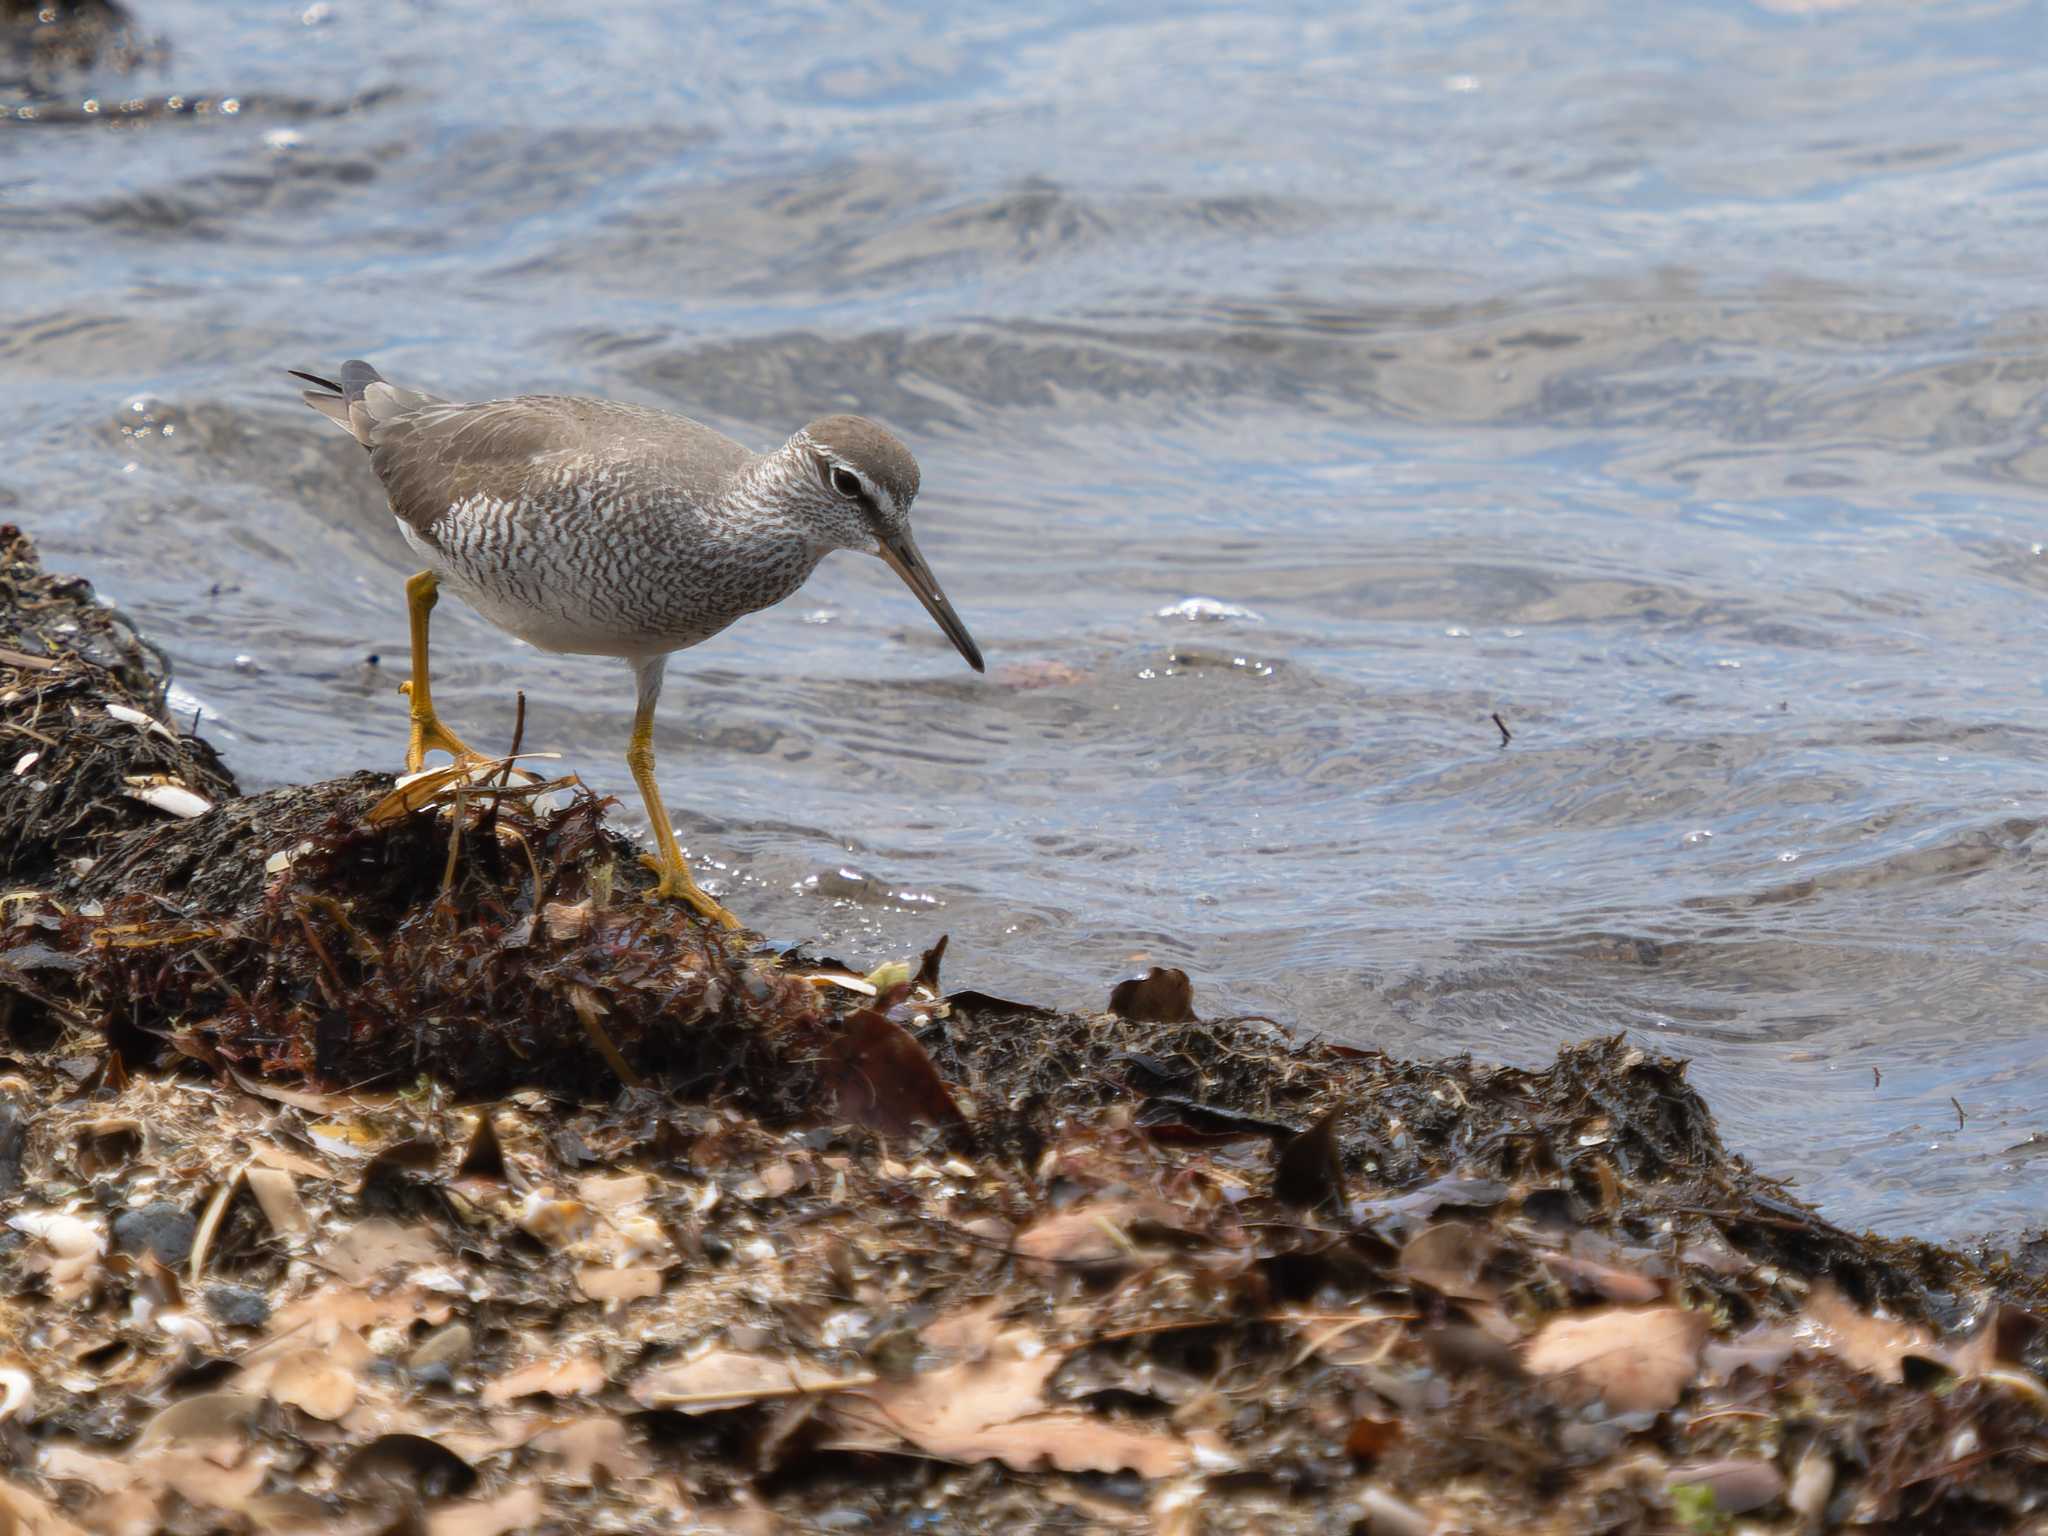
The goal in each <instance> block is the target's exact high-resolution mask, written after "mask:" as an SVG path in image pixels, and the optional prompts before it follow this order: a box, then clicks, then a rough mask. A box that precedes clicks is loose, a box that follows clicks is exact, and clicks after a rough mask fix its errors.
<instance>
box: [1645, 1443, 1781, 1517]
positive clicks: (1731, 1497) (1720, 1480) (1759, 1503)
mask: <svg viewBox="0 0 2048 1536" xmlns="http://www.w3.org/2000/svg"><path fill="white" fill-rule="evenodd" d="M1664 1488H1665V1491H1666V1492H1667V1493H1675V1492H1677V1491H1678V1490H1679V1489H1680V1488H1704V1489H1706V1490H1707V1491H1708V1492H1709V1493H1711V1494H1712V1495H1713V1498H1714V1510H1715V1513H1717V1514H1723V1515H1746V1514H1748V1513H1749V1512H1750V1511H1751V1510H1753V1509H1762V1508H1763V1507H1764V1506H1765V1505H1767V1504H1775V1503H1776V1502H1777V1501H1778V1499H1779V1498H1780V1497H1781V1496H1782V1495H1783V1494H1784V1492H1785V1475H1784V1473H1782V1472H1780V1471H1779V1470H1778V1469H1777V1468H1776V1467H1775V1466H1773V1465H1772V1464H1771V1463H1770V1462H1768V1461H1759V1460H1756V1459H1755V1458H1753V1457H1746V1456H1731V1457H1727V1458H1725V1459H1723V1460H1719V1461H1683V1462H1680V1463H1679V1464H1678V1465H1676V1466H1674V1467H1673V1468H1672V1469H1671V1470H1670V1471H1669V1472H1666V1473H1665V1474H1664Z"/></svg>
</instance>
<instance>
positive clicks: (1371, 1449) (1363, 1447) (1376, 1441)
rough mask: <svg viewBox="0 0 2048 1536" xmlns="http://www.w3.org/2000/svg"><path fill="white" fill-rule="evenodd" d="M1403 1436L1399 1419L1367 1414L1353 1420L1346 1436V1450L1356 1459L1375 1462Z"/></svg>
mask: <svg viewBox="0 0 2048 1536" xmlns="http://www.w3.org/2000/svg"><path fill="white" fill-rule="evenodd" d="M1400 1438H1401V1421H1400V1420H1399V1419H1375V1418H1373V1417H1371V1416H1370V1415H1365V1416H1362V1417H1359V1418H1356V1419H1353V1420H1352V1421H1351V1430H1350V1432H1349V1433H1348V1434H1346V1435H1345V1436H1344V1450H1345V1452H1346V1453H1347V1454H1348V1455H1349V1456H1350V1457H1351V1458H1352V1460H1354V1461H1362V1462H1368V1463H1370V1462H1374V1461H1377V1460H1379V1458H1380V1457H1381V1456H1383V1455H1385V1454H1386V1452H1387V1450H1388V1448H1389V1447H1391V1446H1392V1445H1393V1444H1394V1442H1395V1441H1397V1440H1399V1439H1400Z"/></svg>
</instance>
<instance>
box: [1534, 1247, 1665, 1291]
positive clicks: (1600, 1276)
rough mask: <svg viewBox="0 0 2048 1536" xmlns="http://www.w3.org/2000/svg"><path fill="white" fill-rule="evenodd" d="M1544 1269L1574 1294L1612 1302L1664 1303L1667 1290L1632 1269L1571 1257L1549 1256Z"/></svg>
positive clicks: (1549, 1254) (1546, 1258)
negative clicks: (1589, 1295) (1587, 1293)
mask: <svg viewBox="0 0 2048 1536" xmlns="http://www.w3.org/2000/svg"><path fill="white" fill-rule="evenodd" d="M1542 1257H1543V1266H1544V1268H1546V1269H1548V1270H1549V1271H1550V1272H1551V1273H1552V1274H1554V1275H1557V1276H1559V1277H1561V1278H1562V1279H1564V1280H1565V1281H1566V1282H1567V1283H1568V1284H1570V1285H1571V1286H1572V1288H1573V1289H1574V1290H1577V1291H1582V1292H1591V1293H1593V1294H1595V1295H1598V1296H1604V1297H1605V1298H1606V1299H1607V1300H1609V1301H1619V1302H1625V1303H1642V1302H1650V1301H1661V1300H1663V1299H1664V1287H1663V1286H1662V1285H1661V1284H1659V1283H1658V1282H1657V1281H1655V1280H1652V1279H1651V1278H1650V1277H1649V1276H1648V1275H1639V1274H1637V1273H1636V1272H1635V1271H1634V1270H1632V1269H1617V1268H1616V1267H1615V1266H1614V1265H1612V1264H1602V1263H1600V1262H1599V1261H1598V1260H1597V1259H1588V1258H1581V1257H1580V1256H1578V1255H1576V1254H1569V1253H1546V1254H1544V1255H1543V1256H1542Z"/></svg>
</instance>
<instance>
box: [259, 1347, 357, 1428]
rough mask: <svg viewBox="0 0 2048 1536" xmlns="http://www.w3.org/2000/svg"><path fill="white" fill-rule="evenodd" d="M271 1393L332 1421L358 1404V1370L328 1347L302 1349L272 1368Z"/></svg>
mask: <svg viewBox="0 0 2048 1536" xmlns="http://www.w3.org/2000/svg"><path fill="white" fill-rule="evenodd" d="M269 1391H270V1395H271V1396H272V1397H273V1398H275V1399H276V1400H277V1401H278V1402H280V1403H286V1404H289V1405H290V1406H291V1407H293V1408H297V1409H299V1410H300V1411H301V1412H303V1413H306V1414H309V1415H311V1416H312V1417H313V1418H316V1419H324V1420H327V1421H329V1422H330V1423H331V1422H332V1421H333V1420H335V1419H338V1418H340V1417H341V1416H342V1415H343V1414H345V1413H347V1412H348V1411H349V1409H351V1408H353V1407H355V1405H356V1378H355V1374H354V1373H353V1372H352V1371H350V1370H348V1369H347V1368H345V1367H344V1366H342V1365H341V1364H339V1363H338V1362H337V1360H336V1359H335V1357H334V1356H333V1355H331V1354H330V1353H329V1352H328V1351H327V1350H325V1349H301V1350H295V1351H294V1352H293V1353H291V1354H289V1355H286V1356H285V1357H284V1358H283V1359H281V1360H279V1361H278V1362H277V1364H276V1366H275V1367H274V1368H272V1370H271V1372H270V1386H269Z"/></svg>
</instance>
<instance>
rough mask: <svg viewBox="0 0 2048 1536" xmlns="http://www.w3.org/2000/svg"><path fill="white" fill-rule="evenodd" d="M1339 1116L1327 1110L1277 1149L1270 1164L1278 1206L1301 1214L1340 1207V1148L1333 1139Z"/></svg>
mask: <svg viewBox="0 0 2048 1536" xmlns="http://www.w3.org/2000/svg"><path fill="white" fill-rule="evenodd" d="M1341 1113H1342V1111H1340V1110H1335V1109H1333V1110H1331V1111H1330V1112H1329V1113H1328V1114H1327V1115H1324V1116H1323V1118H1322V1119H1320V1120H1318V1121H1317V1122H1316V1123H1315V1124H1314V1125H1312V1126H1310V1127H1309V1128H1308V1129H1307V1130H1305V1131H1303V1132H1302V1133H1301V1134H1300V1135H1299V1136H1296V1137H1294V1138H1293V1139H1292V1140H1290V1141H1288V1142H1286V1143H1285V1144H1284V1145H1283V1146H1282V1147H1281V1148H1280V1151H1279V1155H1278V1156H1277V1157H1276V1158H1275V1159H1274V1162H1273V1197H1274V1198H1275V1199H1276V1200H1278V1201H1279V1202H1280V1203H1281V1204H1282V1205H1291V1206H1293V1207H1294V1208H1295V1209H1296V1210H1301V1211H1309V1210H1314V1209H1315V1208H1316V1207H1317V1206H1321V1205H1331V1206H1336V1207H1339V1208H1341V1207H1342V1206H1343V1204H1344V1149H1343V1147H1342V1145H1341V1144H1340V1143H1339V1142H1338V1140H1337V1117H1338V1116H1339V1114H1341Z"/></svg>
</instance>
